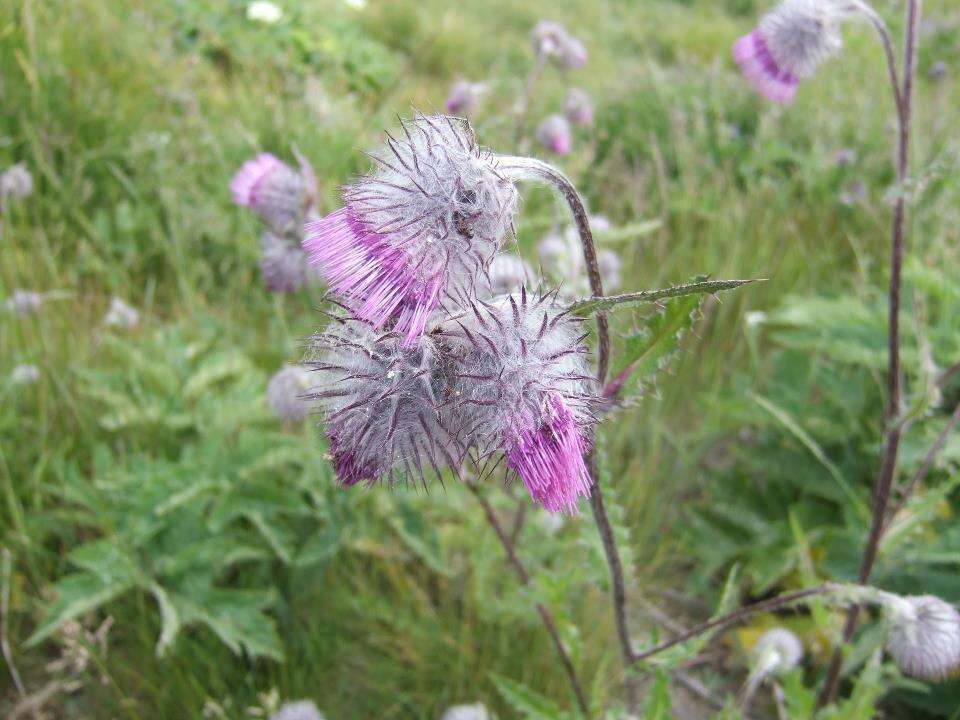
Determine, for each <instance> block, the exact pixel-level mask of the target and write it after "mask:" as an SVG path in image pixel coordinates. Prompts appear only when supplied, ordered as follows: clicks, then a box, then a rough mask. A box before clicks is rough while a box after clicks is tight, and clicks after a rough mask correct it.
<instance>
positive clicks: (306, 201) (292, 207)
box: [230, 153, 317, 235]
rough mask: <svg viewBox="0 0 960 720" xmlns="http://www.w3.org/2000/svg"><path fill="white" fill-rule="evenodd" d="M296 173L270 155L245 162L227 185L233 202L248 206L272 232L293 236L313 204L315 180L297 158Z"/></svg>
mask: <svg viewBox="0 0 960 720" xmlns="http://www.w3.org/2000/svg"><path fill="white" fill-rule="evenodd" d="M297 160H298V162H299V163H300V170H299V172H298V171H296V170H294V169H293V168H291V167H289V166H288V165H287V164H286V163H284V162H282V161H281V160H280V159H279V158H278V157H277V156H275V155H271V154H270V153H261V154H260V155H258V156H257V157H255V158H253V159H252V160H248V161H247V162H245V163H244V164H243V165H242V166H241V167H240V169H239V170H238V171H237V173H236V174H235V175H234V176H233V180H232V181H231V182H230V192H231V193H232V195H233V201H234V202H235V203H237V204H238V205H243V206H245V207H249V208H250V209H251V210H253V212H254V213H256V214H257V216H258V217H259V218H260V219H261V220H262V221H263V222H264V223H266V225H267V227H269V228H270V229H271V230H272V231H273V232H275V233H277V234H279V235H283V234H286V233H291V234H297V233H298V232H299V230H300V228H301V226H302V225H303V223H304V220H305V219H306V218H307V217H308V215H309V214H310V210H311V208H312V207H313V205H314V203H315V201H316V194H317V187H316V177H315V175H314V173H313V169H312V168H311V167H310V164H309V163H308V162H307V161H306V159H305V158H303V157H302V156H299V155H298V156H297Z"/></svg>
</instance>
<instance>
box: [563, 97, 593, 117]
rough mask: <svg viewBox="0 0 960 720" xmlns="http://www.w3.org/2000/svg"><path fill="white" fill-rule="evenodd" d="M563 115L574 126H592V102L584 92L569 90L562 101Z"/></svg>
mask: <svg viewBox="0 0 960 720" xmlns="http://www.w3.org/2000/svg"><path fill="white" fill-rule="evenodd" d="M563 114H564V115H566V116H567V120H569V121H570V122H572V123H573V124H574V125H592V124H593V101H592V100H591V99H590V96H589V95H588V94H587V92H586V90H582V89H580V88H570V89H569V90H567V97H566V98H565V99H564V101H563Z"/></svg>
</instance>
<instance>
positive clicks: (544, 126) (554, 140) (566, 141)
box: [537, 115, 573, 155]
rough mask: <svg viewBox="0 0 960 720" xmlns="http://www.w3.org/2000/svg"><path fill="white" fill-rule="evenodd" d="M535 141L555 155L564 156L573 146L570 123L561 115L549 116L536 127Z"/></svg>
mask: <svg viewBox="0 0 960 720" xmlns="http://www.w3.org/2000/svg"><path fill="white" fill-rule="evenodd" d="M537 140H538V141H539V142H540V144H541V145H543V147H545V148H546V149H547V150H549V151H550V152H552V153H555V154H557V155H566V154H568V153H569V152H570V148H571V146H572V145H573V137H572V136H571V131H570V123H569V122H567V119H566V118H565V117H564V116H563V115H551V116H550V117H548V118H547V119H546V120H544V121H543V122H542V123H540V125H539V126H538V127H537Z"/></svg>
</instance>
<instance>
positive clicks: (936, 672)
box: [883, 595, 960, 681]
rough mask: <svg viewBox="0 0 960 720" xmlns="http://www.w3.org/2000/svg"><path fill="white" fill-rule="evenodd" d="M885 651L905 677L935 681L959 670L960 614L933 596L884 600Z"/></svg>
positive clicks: (951, 606)
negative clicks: (886, 635) (886, 634)
mask: <svg viewBox="0 0 960 720" xmlns="http://www.w3.org/2000/svg"><path fill="white" fill-rule="evenodd" d="M883 607H884V611H885V615H886V621H887V624H888V627H889V629H890V630H889V633H890V634H889V636H888V638H887V651H888V652H889V653H890V656H891V657H892V658H893V660H894V662H896V663H897V666H898V667H899V668H900V670H902V671H903V672H904V673H905V674H906V675H909V676H911V677H915V678H919V679H921V680H931V681H939V680H944V679H945V678H947V677H950V676H953V675H956V674H957V672H958V671H960V613H958V612H957V609H956V608H955V607H954V606H953V605H951V604H950V603H948V602H945V601H943V600H941V599H940V598H938V597H935V596H933V595H918V596H909V597H896V596H890V597H888V598H887V599H886V600H885V601H884V604H883Z"/></svg>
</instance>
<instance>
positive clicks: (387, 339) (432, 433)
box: [305, 318, 464, 487]
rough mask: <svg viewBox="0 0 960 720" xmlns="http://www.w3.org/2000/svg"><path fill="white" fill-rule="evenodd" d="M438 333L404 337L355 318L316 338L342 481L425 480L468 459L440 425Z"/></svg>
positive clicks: (444, 387) (320, 384) (319, 381)
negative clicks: (428, 473) (406, 339)
mask: <svg viewBox="0 0 960 720" xmlns="http://www.w3.org/2000/svg"><path fill="white" fill-rule="evenodd" d="M438 342H441V335H440V334H437V333H431V334H430V335H423V336H419V337H417V338H415V339H414V341H413V342H411V343H404V342H403V338H402V336H400V335H399V334H397V333H396V332H379V331H377V330H374V329H373V328H371V327H370V326H369V325H367V324H366V323H363V322H362V321H360V320H356V319H354V318H349V319H337V320H335V321H334V322H333V324H332V325H331V327H330V328H328V329H327V330H326V331H325V332H324V333H322V334H321V335H318V336H316V337H315V338H314V345H313V352H312V353H311V359H310V360H309V361H308V362H306V363H305V364H306V366H307V367H310V368H312V369H313V371H314V373H315V376H316V377H315V378H314V379H313V384H314V386H315V387H316V388H317V391H316V392H314V393H312V395H311V397H312V398H313V399H315V400H316V401H317V402H318V404H319V407H320V409H321V410H322V412H323V414H324V416H325V421H326V429H327V437H328V438H329V440H330V453H331V455H332V456H333V465H334V469H335V470H336V474H337V480H338V481H339V483H340V484H341V485H343V486H346V487H349V486H352V485H356V484H357V483H359V482H361V481H363V482H366V483H367V484H368V485H372V484H373V483H375V482H376V481H377V480H388V481H389V482H394V481H396V480H398V479H403V480H413V481H418V482H420V483H423V482H425V478H424V473H425V471H428V470H429V469H431V468H432V469H433V470H434V471H435V472H437V473H438V474H439V471H440V470H441V469H442V468H444V467H447V466H450V467H457V466H458V465H459V463H460V461H461V460H462V458H463V454H464V453H463V452H462V451H461V450H460V449H459V445H458V443H457V441H456V440H455V439H454V437H453V434H452V433H450V432H448V431H447V430H446V429H445V428H444V427H443V426H442V425H441V412H442V410H443V404H444V397H445V395H446V394H447V393H448V392H450V389H449V383H448V382H447V381H445V380H444V379H443V377H444V376H443V372H442V370H443V368H442V365H443V363H442V361H441V359H440V351H439V349H438V345H437V343H438Z"/></svg>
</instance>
